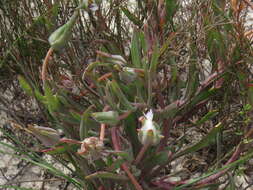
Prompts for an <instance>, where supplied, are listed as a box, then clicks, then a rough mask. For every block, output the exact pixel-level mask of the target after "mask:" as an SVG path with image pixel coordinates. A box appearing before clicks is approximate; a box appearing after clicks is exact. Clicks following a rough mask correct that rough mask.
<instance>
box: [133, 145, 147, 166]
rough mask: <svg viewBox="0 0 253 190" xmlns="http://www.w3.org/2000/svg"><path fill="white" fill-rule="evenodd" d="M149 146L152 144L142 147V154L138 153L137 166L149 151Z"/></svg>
mask: <svg viewBox="0 0 253 190" xmlns="http://www.w3.org/2000/svg"><path fill="white" fill-rule="evenodd" d="M149 145H150V143H147V144H145V145H144V146H142V148H141V150H140V152H139V153H138V155H137V157H136V159H135V161H134V164H135V165H137V164H138V163H139V162H140V161H141V159H142V157H143V156H144V154H145V152H146V151H147V149H148V147H149Z"/></svg>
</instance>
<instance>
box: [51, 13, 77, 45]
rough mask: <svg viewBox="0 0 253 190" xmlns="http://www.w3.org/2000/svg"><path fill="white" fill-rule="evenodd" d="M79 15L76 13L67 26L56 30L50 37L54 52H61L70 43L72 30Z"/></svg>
mask: <svg viewBox="0 0 253 190" xmlns="http://www.w3.org/2000/svg"><path fill="white" fill-rule="evenodd" d="M78 15H79V13H78V11H75V12H74V14H73V15H72V17H71V18H70V19H69V21H68V22H67V23H66V24H64V25H63V26H61V27H60V28H58V29H57V30H55V31H54V32H53V33H52V34H51V35H50V37H49V38H48V41H49V43H50V45H51V47H52V48H53V49H54V50H59V49H61V48H63V47H64V46H65V45H66V44H67V43H68V41H69V38H70V37H71V31H72V28H73V26H74V24H75V22H76V20H77V18H78Z"/></svg>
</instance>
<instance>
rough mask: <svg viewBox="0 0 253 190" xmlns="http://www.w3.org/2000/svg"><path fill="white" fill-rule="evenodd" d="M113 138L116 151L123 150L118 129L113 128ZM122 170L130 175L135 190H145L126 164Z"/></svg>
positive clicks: (122, 165) (122, 166)
mask: <svg viewBox="0 0 253 190" xmlns="http://www.w3.org/2000/svg"><path fill="white" fill-rule="evenodd" d="M111 136H112V143H113V147H114V149H115V150H116V151H120V150H121V146H120V141H119V136H118V134H117V128H116V127H113V128H112V130H111ZM121 168H122V169H123V170H124V171H125V172H126V174H127V175H128V177H129V179H130V181H131V182H132V184H133V185H134V187H135V189H136V190H143V189H142V187H141V186H140V184H139V183H138V182H137V180H136V179H135V177H134V176H133V174H132V173H131V172H130V170H129V168H128V167H127V165H126V163H123V164H121Z"/></svg>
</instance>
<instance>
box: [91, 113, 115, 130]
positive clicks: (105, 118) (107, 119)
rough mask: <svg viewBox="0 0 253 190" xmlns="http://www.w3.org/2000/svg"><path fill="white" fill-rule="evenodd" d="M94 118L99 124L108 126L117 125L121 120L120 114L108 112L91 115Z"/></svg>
mask: <svg viewBox="0 0 253 190" xmlns="http://www.w3.org/2000/svg"><path fill="white" fill-rule="evenodd" d="M91 115H92V117H93V118H94V119H95V120H96V121H97V122H99V123H104V124H108V125H112V126H114V125H117V124H118V122H119V120H118V117H119V114H118V112H116V111H107V112H95V113H92V114H91Z"/></svg>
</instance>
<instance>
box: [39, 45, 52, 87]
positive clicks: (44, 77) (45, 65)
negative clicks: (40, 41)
mask: <svg viewBox="0 0 253 190" xmlns="http://www.w3.org/2000/svg"><path fill="white" fill-rule="evenodd" d="M52 53H53V48H50V49H49V50H48V52H47V55H46V57H45V59H44V62H43V65H42V71H41V79H42V82H43V86H44V85H45V82H46V74H47V65H48V63H49V59H50V57H51V55H52Z"/></svg>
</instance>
